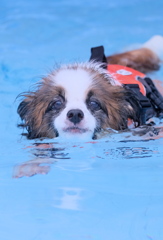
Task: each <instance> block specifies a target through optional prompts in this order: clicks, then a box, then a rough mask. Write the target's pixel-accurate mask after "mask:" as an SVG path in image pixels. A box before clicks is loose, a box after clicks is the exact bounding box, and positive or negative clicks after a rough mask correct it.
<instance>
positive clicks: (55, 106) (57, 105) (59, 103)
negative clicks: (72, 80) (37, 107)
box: [47, 100, 64, 112]
mask: <svg viewBox="0 0 163 240" xmlns="http://www.w3.org/2000/svg"><path fill="white" fill-rule="evenodd" d="M63 104H64V103H63V101H62V100H56V101H52V102H51V103H50V104H49V106H48V109H47V112H49V111H51V110H60V109H61V108H62V107H63Z"/></svg>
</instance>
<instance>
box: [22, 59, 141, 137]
mask: <svg viewBox="0 0 163 240" xmlns="http://www.w3.org/2000/svg"><path fill="white" fill-rule="evenodd" d="M23 97H24V99H23V101H22V102H21V103H20V105H19V107H18V113H19V115H20V117H21V119H22V120H23V124H22V126H24V127H26V128H27V131H28V135H27V136H28V138H29V139H33V138H42V137H47V138H54V137H56V136H58V135H59V136H66V135H68V136H74V137H75V136H90V137H91V138H96V133H97V132H99V131H101V129H106V128H112V129H115V130H120V129H125V128H127V119H128V118H131V119H133V120H134V121H136V122H138V116H137V114H136V111H135V108H137V107H138V106H137V103H136V101H135V100H133V96H132V93H131V92H130V91H127V90H126V89H125V88H123V87H122V86H121V85H120V84H119V83H118V82H117V81H116V80H114V79H113V78H112V77H111V76H110V75H109V73H108V72H107V71H106V70H104V69H103V68H102V67H101V65H100V64H98V63H93V62H89V63H80V64H72V65H66V66H62V67H60V68H58V69H56V70H54V71H53V72H51V73H50V74H49V75H48V76H47V77H45V78H43V79H42V81H41V82H40V83H39V84H38V88H37V90H36V91H33V92H32V91H31V92H28V93H27V94H23Z"/></svg>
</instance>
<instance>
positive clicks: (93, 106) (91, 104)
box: [88, 100, 101, 111]
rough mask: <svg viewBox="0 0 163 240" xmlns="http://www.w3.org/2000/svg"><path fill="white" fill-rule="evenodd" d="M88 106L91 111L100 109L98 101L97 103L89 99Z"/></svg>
mask: <svg viewBox="0 0 163 240" xmlns="http://www.w3.org/2000/svg"><path fill="white" fill-rule="evenodd" d="M88 106H89V107H90V109H91V110H92V111H98V110H100V109H101V106H100V103H98V102H97V101H93V100H90V101H89V103H88Z"/></svg>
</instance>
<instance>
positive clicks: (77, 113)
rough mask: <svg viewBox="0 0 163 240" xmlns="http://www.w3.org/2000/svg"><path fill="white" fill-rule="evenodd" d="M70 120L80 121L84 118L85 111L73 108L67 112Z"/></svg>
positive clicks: (75, 122)
mask: <svg viewBox="0 0 163 240" xmlns="http://www.w3.org/2000/svg"><path fill="white" fill-rule="evenodd" d="M67 117H68V119H69V121H70V122H73V123H74V124H77V123H79V122H80V121H81V120H82V119H83V118H84V113H83V112H82V111H81V110H80V109H72V110H70V111H69V112H68V113H67Z"/></svg>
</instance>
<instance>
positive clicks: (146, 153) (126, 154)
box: [104, 147, 158, 158]
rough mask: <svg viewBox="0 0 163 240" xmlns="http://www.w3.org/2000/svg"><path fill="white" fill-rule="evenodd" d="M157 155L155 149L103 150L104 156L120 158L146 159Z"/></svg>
mask: <svg viewBox="0 0 163 240" xmlns="http://www.w3.org/2000/svg"><path fill="white" fill-rule="evenodd" d="M156 153H158V150H157V148H156V147H155V148H154V149H149V148H146V147H118V148H116V149H108V150H106V149H105V150H104V154H105V156H108V155H110V156H112V157H114V158H116V157H120V156H121V157H122V158H146V157H152V156H153V154H156Z"/></svg>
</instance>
